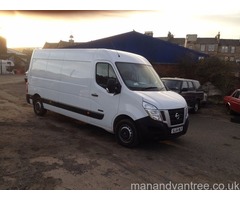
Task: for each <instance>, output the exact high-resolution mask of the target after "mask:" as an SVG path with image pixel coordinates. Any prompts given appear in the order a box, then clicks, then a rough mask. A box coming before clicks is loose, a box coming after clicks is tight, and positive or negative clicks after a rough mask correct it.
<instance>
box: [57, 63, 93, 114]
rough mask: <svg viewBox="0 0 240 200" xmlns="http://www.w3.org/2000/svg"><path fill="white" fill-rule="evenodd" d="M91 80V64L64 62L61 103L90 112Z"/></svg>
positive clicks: (60, 84) (60, 85) (60, 94)
mask: <svg viewBox="0 0 240 200" xmlns="http://www.w3.org/2000/svg"><path fill="white" fill-rule="evenodd" d="M91 78H92V66H91V62H80V61H64V64H63V67H62V71H61V81H60V82H59V87H60V88H61V91H60V93H59V101H61V102H62V103H64V104H68V105H72V106H74V107H80V108H81V109H82V110H89V108H90V102H89V97H90V87H91Z"/></svg>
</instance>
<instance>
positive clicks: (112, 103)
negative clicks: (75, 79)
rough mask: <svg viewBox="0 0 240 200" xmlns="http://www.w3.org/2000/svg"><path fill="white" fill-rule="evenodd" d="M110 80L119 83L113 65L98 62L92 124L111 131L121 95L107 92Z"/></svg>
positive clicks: (92, 102) (93, 94)
mask: <svg viewBox="0 0 240 200" xmlns="http://www.w3.org/2000/svg"><path fill="white" fill-rule="evenodd" d="M109 79H112V80H115V81H116V82H118V79H117V76H116V73H115V72H114V69H113V67H112V65H111V64H110V63H109V62H102V61H101V62H97V63H96V65H95V77H94V81H93V83H92V88H91V94H90V95H91V97H90V99H91V111H92V112H94V113H95V116H93V117H91V119H90V120H91V123H92V124H95V125H98V126H100V127H102V128H104V129H107V130H109V131H111V130H112V126H113V119H114V117H115V116H116V114H117V112H118V105H119V98H120V97H119V96H120V95H119V94H116V95H115V94H111V93H109V92H108V91H107V90H106V88H107V83H108V80H109Z"/></svg>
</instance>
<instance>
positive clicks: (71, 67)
mask: <svg viewBox="0 0 240 200" xmlns="http://www.w3.org/2000/svg"><path fill="white" fill-rule="evenodd" d="M27 76H28V77H27V80H28V81H27V94H26V98H27V101H28V103H30V104H33V109H34V112H35V113H36V114H37V115H40V116H43V115H44V114H45V113H46V111H47V110H50V111H53V112H56V113H60V114H62V115H65V116H68V117H71V118H74V119H77V120H81V121H83V122H86V123H89V124H92V125H95V126H98V127H101V128H103V129H105V130H107V131H109V132H111V133H114V134H116V138H117V141H118V142H119V143H120V144H122V145H124V146H127V147H132V146H136V145H137V144H139V142H141V141H142V140H143V138H145V137H154V138H175V137H179V136H181V135H183V134H185V133H186V131H187V128H188V108H187V104H186V101H185V100H184V98H183V97H181V96H180V95H179V94H177V93H175V92H172V91H166V89H165V87H164V85H163V83H162V82H161V80H160V78H159V77H158V75H157V73H156V72H155V70H154V69H153V67H152V66H151V64H150V63H149V62H148V61H147V60H146V59H145V58H144V57H142V56H139V55H136V54H132V53H128V52H123V51H116V50H108V49H43V50H35V51H34V52H33V55H32V58H31V63H30V67H29V70H28V75H27Z"/></svg>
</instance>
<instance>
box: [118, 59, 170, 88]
mask: <svg viewBox="0 0 240 200" xmlns="http://www.w3.org/2000/svg"><path fill="white" fill-rule="evenodd" d="M115 64H116V66H117V69H118V71H119V73H120V75H121V77H122V79H123V81H124V83H125V84H126V86H127V87H128V88H129V89H130V90H135V91H165V90H166V89H165V87H164V85H163V83H162V81H161V80H160V78H159V76H158V75H157V73H156V72H155V70H154V69H153V67H152V66H151V65H145V64H136V63H125V62H116V63H115Z"/></svg>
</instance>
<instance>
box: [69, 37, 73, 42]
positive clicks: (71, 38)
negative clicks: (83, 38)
mask: <svg viewBox="0 0 240 200" xmlns="http://www.w3.org/2000/svg"><path fill="white" fill-rule="evenodd" d="M69 42H70V43H74V40H73V36H72V35H70V39H69Z"/></svg>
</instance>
